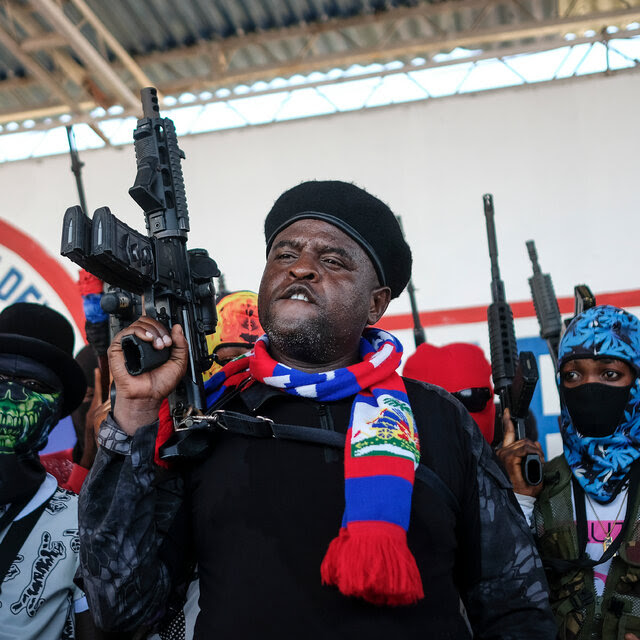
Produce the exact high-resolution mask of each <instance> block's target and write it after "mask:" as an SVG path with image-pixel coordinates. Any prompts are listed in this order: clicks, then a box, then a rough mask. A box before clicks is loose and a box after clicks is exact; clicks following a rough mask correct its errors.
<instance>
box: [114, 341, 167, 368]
mask: <svg viewBox="0 0 640 640" xmlns="http://www.w3.org/2000/svg"><path fill="white" fill-rule="evenodd" d="M120 344H121V345H122V352H123V353H124V364H125V366H126V367H127V371H128V372H129V374H130V375H132V376H139V375H140V374H141V373H145V372H146V371H151V370H152V369H155V368H156V367H159V366H160V365H162V364H164V363H165V362H166V361H167V360H168V359H169V356H170V355H171V349H160V350H157V349H154V348H153V345H152V344H151V343H150V342H145V341H144V340H140V339H139V338H138V337H137V336H134V335H132V334H130V335H127V336H124V337H123V338H122V341H121V343H120Z"/></svg>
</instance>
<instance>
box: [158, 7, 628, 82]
mask: <svg viewBox="0 0 640 640" xmlns="http://www.w3.org/2000/svg"><path fill="white" fill-rule="evenodd" d="M634 21H640V6H636V7H632V8H630V9H621V10H612V11H606V12H598V13H591V14H585V15H581V16H573V17H570V18H556V19H551V20H541V21H536V22H533V21H531V22H526V23H522V24H515V25H504V26H501V27H491V28H484V29H479V28H476V29H466V30H462V31H459V32H454V33H444V34H441V35H437V36H432V37H429V38H416V39H413V40H409V41H404V42H399V43H389V44H387V45H386V46H385V47H382V48H380V47H378V46H370V47H366V48H365V47H362V48H360V49H357V50H353V51H348V52H336V53H332V54H328V55H322V56H318V55H316V56H309V55H306V56H304V57H296V58H294V59H291V60H289V61H286V62H281V63H277V64H265V65H255V66H253V67H247V68H246V69H237V70H235V69H230V70H228V71H226V72H225V73H224V74H223V75H220V76H217V77H216V76H214V75H210V76H209V77H207V78H201V79H186V80H185V82H184V85H185V89H183V90H185V91H186V90H187V88H186V87H187V86H192V87H193V86H195V85H197V86H199V87H200V89H207V88H215V87H221V86H227V87H232V86H234V85H237V84H241V83H251V82H255V81H257V80H268V79H271V78H274V77H278V76H284V77H287V76H291V75H294V74H296V73H305V72H306V73H308V72H310V71H312V70H323V69H329V68H336V67H338V68H346V67H348V66H350V65H353V64H369V63H373V62H388V61H391V60H398V59H406V58H408V57H415V56H421V55H426V54H429V53H431V54H433V53H436V52H439V51H450V50H452V49H455V48H456V47H470V48H486V47H487V46H488V45H489V46H490V45H495V44H499V43H502V42H513V41H518V40H525V39H528V38H542V37H545V38H548V37H549V36H555V37H556V42H555V43H551V42H549V41H548V40H546V41H543V46H544V48H549V49H550V48H553V47H554V46H562V44H571V42H567V41H565V40H564V39H563V37H564V35H565V34H567V33H571V32H574V31H578V32H580V31H584V30H587V29H593V30H595V31H596V32H597V31H599V30H601V29H602V28H604V27H606V26H608V25H611V24H616V23H623V22H626V23H630V22H634ZM614 37H615V36H614ZM306 53H307V54H308V51H307V52H306ZM492 53H493V55H494V56H499V55H502V52H501V49H495V50H493V52H492ZM164 55H165V54H163V57H164ZM158 61H159V60H157V59H156V60H155V62H158ZM180 86H181V83H180V81H178V82H176V83H172V84H171V85H170V86H169V85H168V86H163V87H162V89H163V91H164V92H165V93H173V92H175V91H176V90H179V89H177V87H180Z"/></svg>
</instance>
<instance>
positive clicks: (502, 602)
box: [465, 417, 557, 640]
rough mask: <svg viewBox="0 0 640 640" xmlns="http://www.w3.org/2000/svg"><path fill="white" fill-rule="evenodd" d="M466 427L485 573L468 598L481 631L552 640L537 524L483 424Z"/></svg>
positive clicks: (503, 638)
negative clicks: (483, 432)
mask: <svg viewBox="0 0 640 640" xmlns="http://www.w3.org/2000/svg"><path fill="white" fill-rule="evenodd" d="M467 419H468V420H470V418H466V417H465V421H466V420H467ZM466 430H467V431H468V433H469V435H470V437H471V449H472V452H473V456H474V458H475V459H476V461H477V465H476V478H477V492H478V493H477V499H478V502H479V505H478V506H479V522H478V523H477V526H479V541H476V543H475V548H476V549H477V550H478V552H479V555H480V562H479V572H480V573H479V576H478V579H477V580H476V581H474V582H473V583H472V584H470V585H469V590H468V593H467V597H466V599H465V600H466V604H467V608H468V614H469V618H470V620H471V624H472V626H473V628H474V631H475V634H476V635H475V637H477V638H483V639H489V638H491V639H492V640H493V639H498V638H499V639H500V640H551V639H552V638H555V637H556V634H557V627H556V625H555V622H554V619H553V615H552V613H551V608H550V606H549V596H548V587H547V581H546V578H545V574H544V570H543V567H542V562H541V561H540V557H539V555H538V551H537V549H536V547H535V543H534V540H533V536H532V533H531V530H530V528H529V526H528V525H527V522H526V521H525V518H524V516H523V514H522V512H521V510H520V508H519V507H518V503H517V501H516V499H515V496H514V494H513V491H512V488H511V483H510V482H509V480H508V478H507V476H506V475H505V474H504V473H503V471H502V469H501V467H500V466H499V464H498V461H497V459H496V457H495V455H494V454H493V451H492V450H491V448H490V447H489V445H488V444H487V442H486V441H485V439H484V438H483V437H482V435H481V434H480V432H479V431H478V430H477V429H469V428H467V429H466Z"/></svg>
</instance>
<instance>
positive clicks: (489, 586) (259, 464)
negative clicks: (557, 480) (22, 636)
mask: <svg viewBox="0 0 640 640" xmlns="http://www.w3.org/2000/svg"><path fill="white" fill-rule="evenodd" d="M265 236H266V242H267V263H266V266H265V270H264V273H263V276H262V282H261V285H260V292H259V301H258V309H259V315H260V321H261V324H262V326H263V328H264V330H265V333H266V335H265V336H263V337H262V338H260V339H259V340H258V341H257V343H256V345H255V347H254V349H253V351H252V352H250V354H248V355H246V356H243V357H241V358H238V359H236V360H234V361H232V362H230V363H229V364H227V365H225V367H224V368H223V369H222V370H221V371H220V372H218V373H217V374H216V375H215V376H214V377H213V378H211V380H209V381H208V383H207V387H206V388H207V393H208V404H209V407H210V408H211V411H212V412H215V413H214V415H215V425H217V426H214V427H212V428H211V432H210V435H209V440H208V447H207V448H206V450H205V452H204V454H203V455H201V456H200V457H199V459H197V460H189V461H188V462H186V463H183V465H182V466H181V467H174V473H175V474H177V475H176V476H175V477H174V478H173V479H172V480H169V479H167V478H165V479H159V478H158V476H157V474H156V471H155V468H154V461H153V460H154V446H155V444H156V434H157V430H158V420H157V417H158V408H159V406H160V403H161V402H162V399H163V398H164V397H165V396H166V395H167V394H168V393H169V392H170V391H171V390H172V389H173V388H174V387H175V385H176V384H177V383H178V381H179V380H180V378H181V377H182V376H183V375H184V372H185V370H186V366H187V356H186V353H187V352H186V348H185V346H186V342H185V338H184V335H183V333H182V330H181V328H180V327H178V326H174V327H172V329H171V331H170V332H169V330H167V329H166V328H165V327H164V326H162V325H161V324H159V323H158V322H155V321H153V320H150V319H148V318H141V319H140V320H138V321H137V322H136V323H134V324H133V325H131V327H129V328H128V329H127V330H126V331H125V332H123V334H122V335H125V334H126V333H131V332H133V333H135V334H136V335H137V336H138V337H140V338H141V339H143V340H147V341H149V342H152V343H153V345H154V346H155V348H157V349H165V348H171V356H170V359H169V360H168V361H167V362H166V364H164V365H163V366H162V367H160V368H158V369H155V370H154V371H151V372H148V373H145V374H143V375H140V376H138V377H136V378H132V377H131V376H129V375H128V374H127V373H126V369H125V367H124V363H123V358H122V352H121V348H120V339H121V336H118V337H116V339H115V340H114V341H113V343H112V346H111V349H110V365H111V370H112V372H113V375H114V380H115V384H116V389H117V396H116V403H115V408H114V411H113V414H112V415H111V416H110V417H109V418H108V419H107V420H106V421H105V423H104V424H103V426H102V429H101V433H100V441H101V445H102V446H101V447H100V449H99V453H98V456H97V458H96V462H95V464H94V467H93V469H92V472H91V474H90V476H89V478H88V481H87V483H86V484H85V487H84V489H83V494H82V496H81V504H80V508H81V518H80V535H81V540H82V543H83V548H82V558H81V564H82V576H83V579H84V585H85V589H86V592H87V597H88V599H89V601H90V603H91V607H92V611H94V612H97V616H98V621H99V623H100V625H103V626H105V627H106V628H111V629H115V630H129V629H133V628H135V627H136V626H137V625H139V624H141V623H142V624H147V625H149V626H153V625H154V624H155V623H156V622H157V621H158V620H160V619H161V618H162V617H163V616H164V615H166V614H167V613H170V605H171V603H173V602H175V601H176V592H177V591H179V589H177V587H178V586H179V585H181V583H182V582H183V581H184V575H185V574H184V568H185V567H187V566H189V565H190V564H191V563H192V562H194V561H195V562H197V563H198V570H199V575H200V590H201V595H200V609H201V611H200V614H199V616H198V620H197V623H196V629H195V635H194V637H195V638H199V639H203V638H210V637H220V638H231V637H239V638H250V637H254V636H258V635H260V636H264V635H266V636H271V635H275V634H278V636H279V637H282V638H294V637H298V636H302V637H305V638H332V639H333V638H336V639H337V638H354V637H363V638H372V639H382V638H385V639H386V638H390V637H393V636H395V635H403V636H404V637H407V638H418V637H425V638H430V639H440V638H442V639H444V638H470V637H472V634H473V635H474V636H475V637H483V638H489V637H490V638H505V639H506V638H513V639H514V640H515V639H516V638H517V639H518V640H523V639H529V638H530V639H533V638H536V639H545V640H548V639H549V638H552V637H554V635H555V628H554V622H553V619H552V617H551V613H550V610H549V605H548V599H547V593H546V584H545V579H544V574H543V572H542V565H541V563H540V560H539V558H538V555H537V552H536V550H535V547H534V545H533V543H532V539H531V535H530V532H529V530H528V528H527V526H526V523H525V522H524V519H523V518H522V515H521V513H520V512H519V509H518V507H517V504H516V503H515V500H514V499H513V495H512V493H511V490H510V488H509V483H508V481H507V479H506V477H505V475H504V474H503V472H502V471H501V470H500V468H499V467H498V465H497V464H496V460H495V458H494V456H493V454H492V452H491V450H490V448H489V446H488V445H487V443H486V442H485V440H484V438H483V437H482V435H481V434H480V432H479V431H478V429H477V427H476V426H475V424H474V422H473V420H472V419H471V418H470V416H469V414H468V413H467V412H466V411H465V410H464V408H463V407H462V405H461V404H459V403H458V402H457V401H456V400H455V399H454V398H452V396H450V395H448V394H447V393H446V392H444V391H443V390H441V389H438V388H436V387H431V386H429V385H425V384H423V383H420V382H416V381H412V380H408V379H403V378H401V377H400V376H399V375H398V374H397V373H396V369H397V367H398V365H399V364H400V358H401V354H402V346H401V345H400V343H399V342H398V341H397V340H396V339H395V338H394V337H393V336H392V335H391V334H389V333H387V332H385V331H382V330H380V329H376V328H375V327H374V325H375V324H376V323H377V322H378V321H379V320H380V318H381V317H382V315H383V313H384V312H385V310H386V308H387V306H388V304H389V302H390V300H391V298H393V297H396V296H398V295H399V294H400V293H401V292H402V290H403V288H404V287H405V285H406V283H407V281H408V279H409V276H410V273H411V252H410V250H409V247H408V246H407V244H406V243H405V241H404V239H403V237H402V233H401V231H400V228H399V226H398V223H397V221H396V218H395V216H394V215H393V213H392V212H391V210H390V209H389V207H388V206H387V205H385V204H384V203H383V202H381V201H380V200H379V199H377V198H375V197H374V196H372V195H371V194H369V193H367V192H366V191H364V190H362V189H360V188H359V187H356V186H355V185H353V184H348V183H344V182H337V181H326V182H306V183H303V184H301V185H298V186H297V187H294V188H293V189H291V190H289V191H287V192H286V193H284V194H283V195H282V196H281V197H280V198H279V199H278V200H277V201H276V203H275V204H274V206H273V208H272V210H271V212H270V213H269V215H268V216H267V219H266V222H265ZM192 437H193V433H191V434H189V433H187V434H186V436H185V434H184V433H182V434H179V435H177V436H174V437H173V438H171V439H170V440H169V442H167V443H166V445H165V447H164V448H163V449H162V450H163V451H164V453H165V456H167V455H169V454H175V453H177V452H179V451H180V450H181V448H180V447H181V444H183V443H185V442H187V443H188V442H189V441H190V438H192ZM182 451H184V448H183V449H182ZM171 482H173V483H174V484H171ZM169 495H171V497H169Z"/></svg>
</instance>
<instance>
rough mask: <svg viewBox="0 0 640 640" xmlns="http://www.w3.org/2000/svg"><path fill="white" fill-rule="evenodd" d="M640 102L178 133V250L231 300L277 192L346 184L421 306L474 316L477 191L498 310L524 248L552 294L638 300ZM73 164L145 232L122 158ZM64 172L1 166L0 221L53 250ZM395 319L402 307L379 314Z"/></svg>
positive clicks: (628, 98)
mask: <svg viewBox="0 0 640 640" xmlns="http://www.w3.org/2000/svg"><path fill="white" fill-rule="evenodd" d="M638 104H640V82H638V77H637V75H636V74H633V73H631V74H629V73H627V74H624V75H620V76H614V77H608V78H605V77H597V78H583V79H580V80H577V81H571V82H565V83H553V84H547V85H538V86H529V87H521V88H517V89H507V90H501V91H492V92H485V93H480V94H473V95H468V96H466V97H455V98H444V99H438V100H429V101H426V102H416V103H410V104H404V105H397V106H393V107H385V108H380V109H376V110H374V109H371V110H367V111H359V112H354V113H346V114H341V115H334V116H327V117H320V118H315V119H305V120H298V121H292V122H287V123H281V124H275V125H268V126H263V127H252V128H245V129H237V130H228V131H224V132H218V133H212V134H203V135H199V136H193V137H185V138H183V139H182V140H181V146H182V147H183V149H184V151H185V152H186V154H187V160H186V161H185V162H184V165H183V167H184V173H185V182H186V186H187V194H188V201H189V209H190V215H191V226H192V234H191V239H190V246H192V247H194V246H204V247H206V248H207V249H209V250H210V252H211V253H212V254H213V255H214V257H215V258H216V259H217V260H218V262H219V264H220V266H221V267H222V269H223V271H224V272H225V275H226V278H227V284H228V286H229V287H230V288H232V289H234V288H251V289H256V288H257V286H258V282H259V278H260V273H261V269H262V265H263V260H264V250H263V247H264V242H263V237H262V223H263V220H264V216H265V214H266V212H267V211H268V209H269V207H270V206H271V204H272V203H273V201H274V200H275V199H276V198H277V196H278V195H279V194H280V193H281V192H282V191H283V190H285V189H286V188H288V187H290V186H293V185H295V184H296V183H298V182H300V181H302V180H305V179H311V178H320V179H326V178H339V179H344V180H353V181H355V182H356V183H357V184H359V185H361V186H364V187H366V188H367V189H368V190H370V191H371V192H372V193H374V194H376V195H378V196H379V197H381V198H382V199H384V200H386V201H387V202H388V203H389V204H390V206H391V207H392V209H393V210H394V211H395V212H396V213H399V214H402V216H403V220H404V226H405V229H406V232H407V234H408V236H409V241H410V244H411V245H412V247H413V251H414V260H415V262H414V281H415V285H416V287H417V288H418V292H417V296H418V304H419V307H420V308H421V309H422V310H428V309H440V308H449V307H464V306H470V305H479V304H486V303H487V302H488V301H489V296H490V291H489V260H488V256H487V242H486V234H485V227H484V216H483V210H482V199H481V197H482V194H483V193H484V192H487V191H490V192H492V193H493V194H494V198H495V206H496V225H497V233H498V243H499V249H500V259H501V268H502V277H503V280H504V281H505V286H506V291H507V296H508V297H509V299H510V300H524V299H527V298H528V297H529V288H528V284H527V277H528V276H529V275H530V264H529V260H528V257H527V253H526V249H525V244H524V243H525V240H527V239H529V238H534V239H535V240H536V242H537V246H538V252H539V255H540V262H541V265H542V268H543V270H544V271H548V272H550V273H551V274H552V276H553V280H554V283H555V287H556V293H557V294H558V295H559V296H566V295H570V294H571V293H572V290H573V285H574V284H576V283H577V282H579V281H585V282H587V283H588V284H589V285H590V286H591V288H592V289H593V290H594V291H595V292H602V291H616V290H625V289H634V288H638V286H639V285H638V266H639V262H638V257H637V249H638V238H640V215H638V214H639V201H640V195H639V189H638V187H637V184H638V179H637V158H638V125H637V105H638ZM81 155H82V159H83V161H84V162H85V163H86V166H85V168H84V180H85V188H86V192H87V198H88V201H89V206H90V207H91V208H92V209H93V208H96V207H98V206H100V205H109V206H110V207H111V209H112V211H113V212H114V213H115V214H117V215H118V216H120V217H122V218H123V219H124V220H125V221H126V222H127V223H128V224H130V225H131V226H135V227H136V228H138V229H141V230H142V229H144V226H143V216H142V212H141V211H140V210H139V209H137V205H135V203H134V202H133V201H132V200H131V199H130V198H129V196H128V195H127V189H128V187H129V186H130V185H131V184H132V182H133V178H134V174H135V161H134V154H133V148H132V147H131V146H127V147H124V148H118V149H108V150H97V151H85V152H82V154H81ZM69 164H70V162H69V159H68V157H67V156H57V157H50V158H44V159H40V160H31V161H22V162H15V163H9V164H4V165H2V166H0V180H1V184H2V190H3V207H2V210H1V211H0V216H2V217H3V218H5V219H7V220H8V221H10V222H11V223H12V224H14V225H15V226H18V227H19V228H21V229H23V230H24V231H26V232H28V233H30V234H32V235H33V236H34V237H35V238H36V239H37V240H38V241H39V242H40V243H42V244H43V245H44V246H45V247H46V248H47V249H48V250H49V251H50V252H51V253H52V254H57V253H58V251H59V236H60V223H61V219H62V215H63V213H64V210H65V208H66V207H67V206H69V205H72V204H75V203H76V201H77V196H76V192H75V183H74V180H73V176H72V174H71V172H70V170H69ZM67 266H68V268H69V269H70V270H71V271H75V269H74V266H73V265H71V264H68V265H67ZM408 311H409V303H408V299H407V298H406V296H402V298H401V299H400V300H398V301H395V302H394V303H393V304H392V307H391V309H390V311H389V313H404V312H408ZM440 332H441V331H436V333H440ZM535 333H537V330H536V329H535V321H534V325H533V327H532V331H531V333H530V334H529V335H533V334H535Z"/></svg>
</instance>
